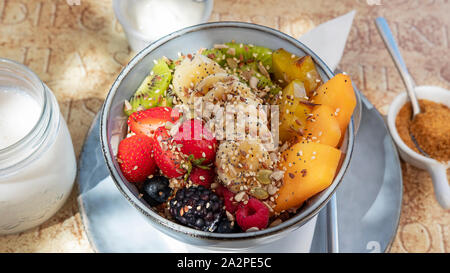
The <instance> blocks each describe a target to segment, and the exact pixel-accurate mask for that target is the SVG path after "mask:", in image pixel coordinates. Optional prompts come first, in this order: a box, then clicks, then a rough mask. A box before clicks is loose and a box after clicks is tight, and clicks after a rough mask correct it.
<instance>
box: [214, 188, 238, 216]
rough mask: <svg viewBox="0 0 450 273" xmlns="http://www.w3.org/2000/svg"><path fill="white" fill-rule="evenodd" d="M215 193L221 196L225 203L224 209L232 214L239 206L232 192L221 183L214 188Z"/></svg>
mask: <svg viewBox="0 0 450 273" xmlns="http://www.w3.org/2000/svg"><path fill="white" fill-rule="evenodd" d="M216 193H217V195H219V196H220V197H223V202H224V203H225V209H226V210H227V211H228V212H229V213H231V214H233V213H234V212H235V211H236V210H237V209H238V207H239V203H238V202H236V200H235V199H234V193H232V192H231V191H230V190H228V189H227V188H226V187H224V186H223V185H219V187H218V188H217V189H216Z"/></svg>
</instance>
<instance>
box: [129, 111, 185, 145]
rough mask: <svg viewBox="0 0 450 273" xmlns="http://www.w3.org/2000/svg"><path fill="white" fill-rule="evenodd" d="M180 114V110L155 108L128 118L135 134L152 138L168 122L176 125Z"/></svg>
mask: <svg viewBox="0 0 450 273" xmlns="http://www.w3.org/2000/svg"><path fill="white" fill-rule="evenodd" d="M179 117H180V114H179V112H178V110H173V111H172V108H170V107H162V106H161V107H153V108H150V109H147V110H144V111H138V112H134V113H133V114H131V116H130V117H129V118H128V127H129V128H130V130H131V131H132V132H134V133H135V134H137V135H139V134H144V135H147V136H149V137H152V136H153V134H154V132H155V130H156V129H158V127H161V126H164V125H165V124H166V122H168V121H169V122H172V123H175V122H176V121H177V120H178V118H179Z"/></svg>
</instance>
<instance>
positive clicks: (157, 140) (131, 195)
mask: <svg viewBox="0 0 450 273" xmlns="http://www.w3.org/2000/svg"><path fill="white" fill-rule="evenodd" d="M355 106H356V97H355V92H354V90H353V87H352V83H351V80H350V77H349V76H348V75H346V74H337V75H333V73H332V72H331V71H330V69H329V68H328V67H327V66H326V65H325V64H324V63H323V62H322V61H321V60H320V59H319V58H318V57H317V56H316V55H315V54H314V53H313V52H312V51H311V50H310V49H308V48H306V47H305V46H304V45H303V44H301V43H300V42H298V41H297V40H295V39H293V38H291V37H289V36H287V35H285V34H283V33H281V32H278V31H276V30H273V29H270V28H267V27H262V26H258V25H254V24H247V23H235V22H222V23H208V24H202V25H198V26H194V27H190V28H187V29H184V30H180V31H178V32H175V33H173V34H171V35H168V36H166V37H164V38H162V39H160V40H158V41H156V42H155V43H153V44H151V45H150V46H149V47H147V48H146V49H144V50H143V51H142V52H140V53H139V54H138V55H137V56H136V57H135V58H134V59H133V60H132V61H131V62H130V63H129V64H128V65H127V67H126V68H125V69H124V70H123V71H122V72H121V74H120V75H119V77H118V78H117V80H116V82H115V83H114V85H113V87H112V88H111V90H110V92H109V94H108V97H107V99H106V102H105V104H104V106H103V110H102V118H101V141H102V148H103V152H104V155H105V159H106V162H107V166H108V168H109V170H110V173H111V176H112V178H113V181H114V182H115V183H116V185H117V186H118V188H119V190H120V191H121V192H122V193H123V194H124V195H125V197H126V198H127V199H128V200H129V202H130V203H131V204H132V205H133V206H134V207H135V208H136V209H138V210H139V211H140V212H141V213H142V214H143V215H145V217H146V218H147V219H148V220H149V222H150V223H151V224H152V225H154V226H155V227H156V228H158V229H159V230H161V231H162V232H164V233H166V234H168V235H170V236H172V237H175V238H177V239H179V240H182V241H184V242H187V243H193V244H200V245H211V246H218V247H231V248H239V247H248V246H250V245H255V244H259V243H267V242H270V241H272V240H274V239H276V238H280V237H281V236H283V235H285V234H287V233H288V231H291V230H294V229H296V228H298V227H300V226H302V225H303V224H305V223H306V222H307V221H309V220H310V219H311V218H312V217H314V216H315V215H316V214H317V213H318V212H319V211H320V209H321V208H322V207H323V206H324V205H325V204H326V203H327V201H328V199H329V198H330V197H331V195H332V194H333V192H334V191H335V190H336V187H337V186H338V184H339V183H340V181H341V180H342V178H343V175H344V173H345V171H346V169H347V167H348V164H349V161H350V157H351V152H352V148H353V138H354V136H353V126H352V113H353V110H354V108H355ZM124 221H126V219H124ZM149 236H152V234H149Z"/></svg>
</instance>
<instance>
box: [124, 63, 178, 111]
mask: <svg viewBox="0 0 450 273" xmlns="http://www.w3.org/2000/svg"><path fill="white" fill-rule="evenodd" d="M171 82H172V70H171V69H170V67H169V65H168V64H167V62H166V60H165V59H163V58H162V59H159V60H158V61H157V62H156V64H155V65H154V66H153V68H152V70H151V72H150V75H148V76H147V77H145V79H144V81H143V82H142V83H141V85H140V86H139V88H138V89H137V90H136V92H135V94H134V96H133V97H132V98H131V100H130V104H131V109H125V114H127V115H128V116H129V115H131V114H132V113H134V112H136V111H138V109H140V108H143V109H149V108H152V107H155V106H171V105H168V104H171V101H172V99H171V98H170V94H169V92H167V89H168V88H169V85H170V83H171Z"/></svg>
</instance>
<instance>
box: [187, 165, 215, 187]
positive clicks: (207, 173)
mask: <svg viewBox="0 0 450 273" xmlns="http://www.w3.org/2000/svg"><path fill="white" fill-rule="evenodd" d="M189 179H190V180H191V181H192V182H193V183H194V184H197V185H201V186H203V187H205V188H207V189H208V188H209V187H210V186H211V183H212V182H213V181H214V170H204V169H201V168H194V169H192V172H191V174H190V176H189Z"/></svg>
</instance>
